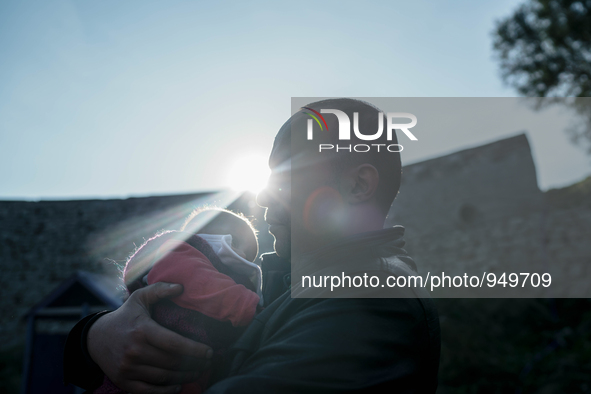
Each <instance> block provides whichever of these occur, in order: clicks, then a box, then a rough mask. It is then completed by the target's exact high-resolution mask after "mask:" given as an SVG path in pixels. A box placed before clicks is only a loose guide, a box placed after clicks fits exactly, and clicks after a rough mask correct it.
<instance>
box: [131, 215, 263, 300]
mask: <svg viewBox="0 0 591 394" xmlns="http://www.w3.org/2000/svg"><path fill="white" fill-rule="evenodd" d="M219 215H222V216H221V217H220V216H219ZM228 215H230V216H228ZM220 218H222V220H220ZM228 218H229V219H230V220H232V221H233V222H232V225H233V226H239V227H240V229H241V230H242V234H246V235H247V236H252V239H251V241H253V240H254V243H255V245H256V248H255V251H254V257H256V254H257V253H258V242H257V236H256V229H255V228H254V226H253V225H252V223H251V222H250V221H249V220H248V219H247V218H246V217H245V216H244V215H242V214H236V213H234V212H232V211H229V210H227V209H223V208H217V207H202V208H197V209H195V210H194V211H193V212H191V214H190V215H189V216H188V217H187V219H186V220H185V223H184V224H183V226H182V227H181V229H180V231H162V232H159V233H157V234H155V235H154V236H153V237H151V238H150V239H148V240H147V241H146V242H144V243H143V244H142V245H141V246H140V247H139V248H137V249H136V250H135V251H134V252H133V254H132V255H131V256H129V258H128V259H127V261H126V264H125V269H124V271H123V281H124V283H125V285H126V287H127V289H128V291H129V292H130V293H131V292H133V291H135V290H137V289H138V288H140V287H142V286H143V283H142V278H143V277H144V276H145V275H147V273H148V272H149V270H150V269H151V268H152V267H153V266H154V264H155V263H156V261H157V259H158V258H159V257H162V256H159V254H158V250H159V248H160V246H162V244H163V243H164V242H166V241H167V240H170V239H176V240H179V241H184V242H187V243H189V244H190V245H191V246H193V247H195V248H196V249H198V250H201V252H202V253H204V255H205V256H206V257H207V258H208V259H209V260H210V261H211V263H212V264H213V266H214V267H215V268H216V269H217V270H218V271H219V272H221V273H223V274H225V275H228V276H230V277H231V278H232V279H234V281H235V282H236V283H239V284H243V285H245V286H246V287H247V288H248V289H249V290H253V291H254V289H253V288H252V285H251V284H250V281H249V280H248V279H247V278H245V277H244V278H243V277H242V276H240V275H237V274H235V273H233V272H231V271H230V270H229V268H227V267H226V266H225V265H224V264H222V262H221V261H220V260H219V257H218V256H217V255H216V254H215V253H214V251H213V249H211V246H209V244H208V243H207V242H205V240H203V239H201V238H200V237H197V236H196V235H197V233H198V232H201V233H205V232H204V231H202V230H206V231H207V229H208V228H210V229H213V227H214V226H215V225H216V223H220V222H221V221H223V220H224V219H228ZM237 219H238V220H237ZM214 230H216V231H217V230H218V229H214ZM251 234H252V235H251ZM250 254H251V255H252V254H253V253H252V252H251V253H250ZM254 257H252V260H254Z"/></svg>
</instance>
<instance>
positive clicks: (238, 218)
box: [181, 207, 259, 261]
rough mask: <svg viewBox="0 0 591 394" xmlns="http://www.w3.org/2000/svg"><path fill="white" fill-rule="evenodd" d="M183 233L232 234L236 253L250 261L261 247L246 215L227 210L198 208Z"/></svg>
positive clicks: (188, 220) (187, 222)
mask: <svg viewBox="0 0 591 394" xmlns="http://www.w3.org/2000/svg"><path fill="white" fill-rule="evenodd" d="M181 231H186V232H189V233H192V234H218V235H226V234H230V235H231V236H232V249H234V251H235V252H236V253H238V254H239V255H241V256H242V257H244V258H245V259H246V260H248V261H254V260H255V259H256V256H257V254H258V250H259V245H258V242H257V235H256V230H255V228H254V226H253V225H252V223H251V222H250V221H249V220H248V219H247V218H246V217H244V215H239V214H236V213H234V212H231V211H228V210H227V209H222V208H209V207H206V208H198V209H196V210H194V211H193V212H192V213H191V214H190V215H189V217H188V218H187V220H185V223H184V224H183V226H182V227H181Z"/></svg>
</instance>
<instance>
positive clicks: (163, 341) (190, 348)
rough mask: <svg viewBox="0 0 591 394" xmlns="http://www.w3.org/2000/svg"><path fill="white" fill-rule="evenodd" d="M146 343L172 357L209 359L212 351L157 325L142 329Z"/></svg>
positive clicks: (149, 325)
mask: <svg viewBox="0 0 591 394" xmlns="http://www.w3.org/2000/svg"><path fill="white" fill-rule="evenodd" d="M144 334H145V337H146V341H147V342H148V343H149V344H150V345H152V346H154V347H155V348H157V349H159V350H161V351H163V352H165V353H168V354H173V355H179V356H180V355H182V356H191V357H195V358H197V359H211V358H212V357H213V350H212V349H211V348H210V347H209V346H207V345H204V344H202V343H199V342H195V341H192V340H190V339H188V338H185V337H183V336H182V335H179V334H177V333H175V332H173V331H170V330H168V329H166V328H164V327H162V326H161V325H159V324H158V323H153V324H147V325H146V327H145V329H144Z"/></svg>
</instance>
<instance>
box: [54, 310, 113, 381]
mask: <svg viewBox="0 0 591 394" xmlns="http://www.w3.org/2000/svg"><path fill="white" fill-rule="evenodd" d="M106 313H108V311H103V312H98V313H94V314H92V315H88V316H86V317H85V318H84V319H82V320H80V321H79V322H78V323H76V325H75V326H74V328H72V330H71V331H70V333H69V334H68V338H67V339H66V344H65V346H64V366H63V368H64V384H66V385H67V384H73V385H74V386H78V387H82V388H83V389H86V390H94V389H95V388H97V387H99V386H100V385H101V384H102V383H103V378H104V374H103V371H102V370H101V369H100V368H99V366H98V365H97V364H95V362H94V361H92V359H91V358H90V356H89V355H88V351H87V348H86V337H87V334H88V330H89V329H90V327H91V326H92V324H93V323H94V322H95V321H96V320H97V319H98V318H99V317H101V316H103V315H104V314H106Z"/></svg>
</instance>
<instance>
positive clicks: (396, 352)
mask: <svg viewBox="0 0 591 394" xmlns="http://www.w3.org/2000/svg"><path fill="white" fill-rule="evenodd" d="M291 304H292V305H294V304H295V305H300V306H302V307H303V308H302V309H301V311H300V312H298V313H296V314H295V315H294V317H293V318H291V319H289V320H288V321H286V322H284V323H283V324H282V325H281V326H280V327H278V328H277V329H275V327H273V324H272V322H271V321H269V322H267V324H266V327H265V328H264V330H263V331H266V332H267V335H264V336H263V339H262V343H261V346H260V347H258V348H257V349H255V350H254V351H253V352H252V353H251V354H247V355H246V356H245V359H244V361H243V363H242V365H241V367H240V368H239V369H238V370H237V371H234V373H233V374H232V376H231V377H229V378H227V379H225V380H222V381H220V382H218V383H217V384H215V385H214V386H212V387H211V388H210V389H209V390H208V391H207V393H210V394H213V393H245V392H260V393H266V392H306V393H308V392H322V393H343V392H366V391H371V392H373V391H374V390H375V391H377V390H378V389H384V390H387V391H388V392H392V393H394V392H395V393H434V392H435V390H436V387H437V369H438V360H439V337H438V335H439V326H438V321H437V322H436V323H437V325H436V327H429V324H428V320H429V317H428V316H426V315H427V314H426V313H425V310H424V309H423V306H422V303H421V302H420V301H418V300H417V299H322V300H319V299H311V300H304V299H297V300H292V302H291ZM277 312H279V311H277ZM269 323H271V324H269ZM252 324H257V319H255V320H254V321H253V323H252Z"/></svg>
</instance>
